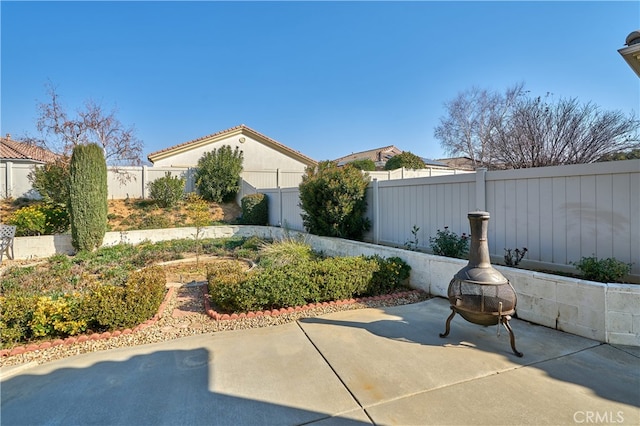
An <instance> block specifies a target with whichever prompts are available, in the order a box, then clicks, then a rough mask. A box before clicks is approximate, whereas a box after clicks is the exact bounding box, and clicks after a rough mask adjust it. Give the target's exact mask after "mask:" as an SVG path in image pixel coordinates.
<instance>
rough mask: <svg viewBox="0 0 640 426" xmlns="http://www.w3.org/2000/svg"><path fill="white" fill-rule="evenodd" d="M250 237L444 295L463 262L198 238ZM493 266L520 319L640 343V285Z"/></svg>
mask: <svg viewBox="0 0 640 426" xmlns="http://www.w3.org/2000/svg"><path fill="white" fill-rule="evenodd" d="M195 232H196V230H195V228H173V229H151V230H143V231H127V232H107V234H106V236H105V239H104V243H103V245H105V246H109V245H115V244H119V243H121V242H126V243H130V244H138V243H140V242H142V241H145V240H148V241H153V242H155V241H163V240H169V239H178V238H194V235H195ZM253 235H256V236H259V237H263V238H276V239H277V238H283V237H284V236H287V235H289V236H292V237H298V236H299V237H301V238H303V239H304V240H306V241H307V242H308V243H309V244H310V245H311V246H312V247H313V248H314V249H316V250H319V251H320V250H321V251H323V252H324V253H326V254H328V255H339V256H357V255H361V254H362V255H367V256H370V255H374V254H378V255H380V256H382V257H392V256H397V257H399V258H401V259H403V260H404V261H405V262H407V263H408V264H409V265H410V266H411V279H410V285H411V286H412V287H413V288H417V289H421V290H424V291H426V292H428V293H429V294H431V295H433V296H440V297H447V288H448V286H449V282H450V281H451V279H452V278H453V276H454V275H455V274H456V272H458V270H459V269H461V268H462V267H464V266H465V265H466V264H467V261H465V260H461V259H452V258H447V257H441V256H434V255H430V254H426V253H419V252H415V251H407V250H403V249H398V248H393V247H386V246H380V245H375V244H369V243H361V242H356V241H349V240H341V239H339V238H328V237H318V236H315V235H309V234H303V233H298V232H295V231H290V232H287V231H285V230H284V229H283V228H276V227H269V226H209V227H206V228H205V229H204V231H203V235H202V238H225V237H232V236H243V237H250V236H253ZM14 249H15V255H16V258H18V259H27V258H32V257H48V256H50V255H52V254H55V253H72V252H73V248H72V247H71V237H70V236H69V235H56V236H44V237H18V238H16V239H15V243H14ZM496 269H498V270H499V271H500V272H502V274H504V276H505V277H507V279H509V281H511V284H512V285H513V287H514V289H515V290H516V294H517V297H518V304H517V308H516V315H517V317H518V318H520V319H523V320H526V321H530V322H533V323H536V324H540V325H543V326H546V327H550V328H554V329H557V330H562V331H565V332H568V333H571V334H576V335H578V336H583V337H587V338H589V339H594V340H598V341H601V342H607V343H612V344H622V345H631V346H640V285H634V284H615V283H614V284H602V283H596V282H592V281H584V280H578V279H574V278H568V277H562V276H557V275H550V274H543V273H538V272H532V271H527V270H523V269H515V268H507V267H503V266H496Z"/></svg>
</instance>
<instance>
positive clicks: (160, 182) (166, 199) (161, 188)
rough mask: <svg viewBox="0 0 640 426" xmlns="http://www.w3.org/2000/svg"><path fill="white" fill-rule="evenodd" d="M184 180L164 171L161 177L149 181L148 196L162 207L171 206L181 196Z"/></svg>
mask: <svg viewBox="0 0 640 426" xmlns="http://www.w3.org/2000/svg"><path fill="white" fill-rule="evenodd" d="M185 181H186V180H185V178H184V177H178V176H171V172H166V173H165V175H164V176H163V177H161V178H159V179H156V180H154V181H153V182H149V184H148V188H149V196H150V197H151V198H152V199H153V200H155V201H156V203H158V205H159V206H160V207H162V208H169V207H173V206H175V205H176V204H178V201H180V199H181V198H182V194H183V192H184V185H185Z"/></svg>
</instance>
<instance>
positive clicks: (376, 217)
mask: <svg viewBox="0 0 640 426" xmlns="http://www.w3.org/2000/svg"><path fill="white" fill-rule="evenodd" d="M379 188H380V186H379V183H378V179H373V186H372V189H373V197H372V198H373V215H372V216H373V243H374V244H378V243H379V242H380V197H379V194H378V190H379Z"/></svg>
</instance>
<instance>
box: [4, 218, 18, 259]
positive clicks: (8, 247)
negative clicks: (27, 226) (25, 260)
mask: <svg viewBox="0 0 640 426" xmlns="http://www.w3.org/2000/svg"><path fill="white" fill-rule="evenodd" d="M15 236H16V227H15V226H12V225H5V224H3V223H0V262H2V256H3V255H4V252H5V251H6V252H7V257H8V258H9V259H13V238H14V237H15Z"/></svg>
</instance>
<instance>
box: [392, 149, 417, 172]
mask: <svg viewBox="0 0 640 426" xmlns="http://www.w3.org/2000/svg"><path fill="white" fill-rule="evenodd" d="M401 167H404V168H405V169H424V168H425V167H426V164H424V161H423V160H422V158H420V157H418V156H417V155H415V154H413V153H411V152H409V151H405V152H403V153H402V154H398V155H394V156H393V157H391V158H390V159H389V160H388V161H387V164H385V165H384V169H385V170H395V169H399V168H401Z"/></svg>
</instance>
